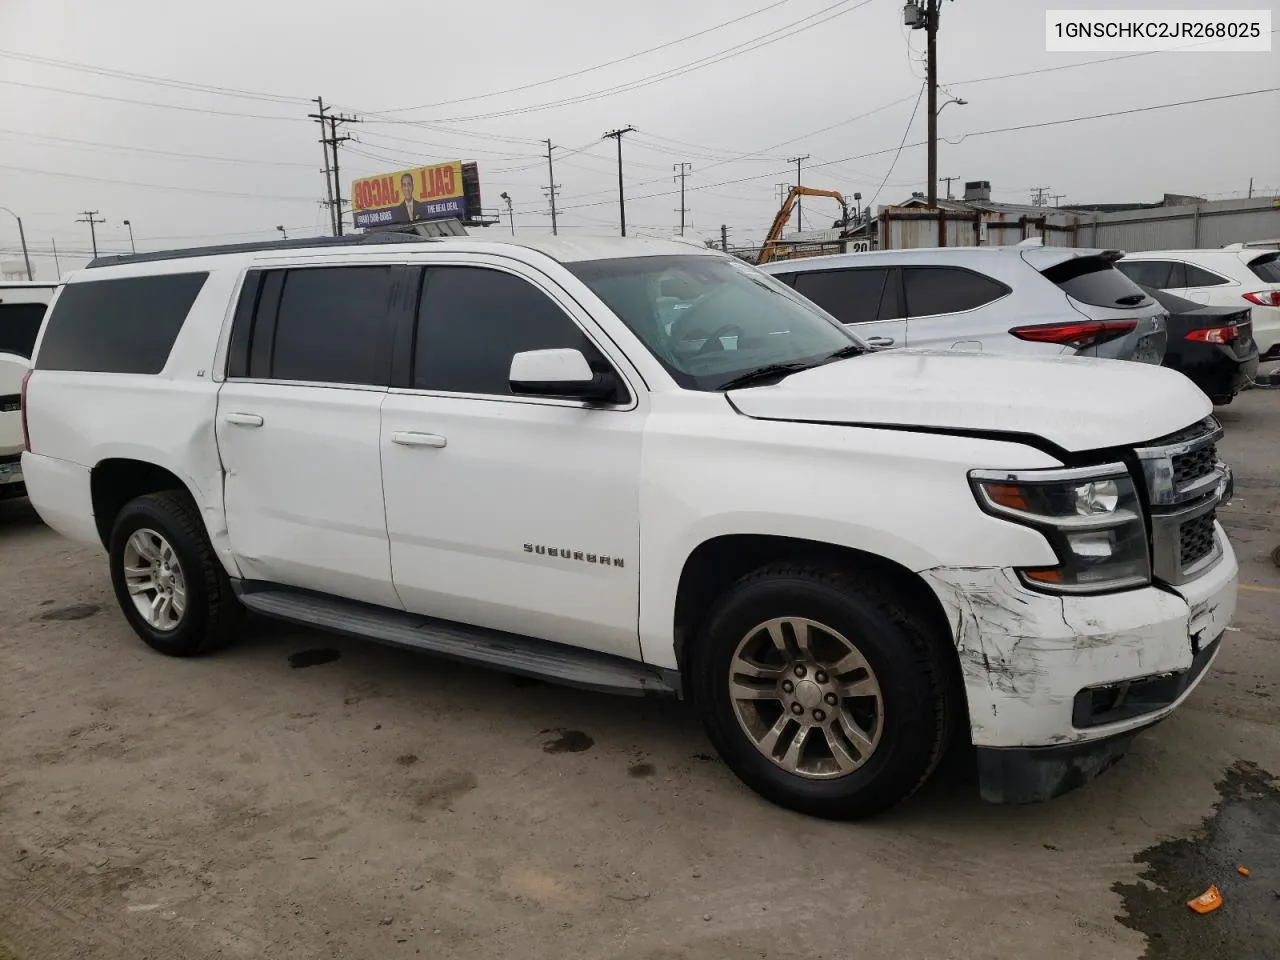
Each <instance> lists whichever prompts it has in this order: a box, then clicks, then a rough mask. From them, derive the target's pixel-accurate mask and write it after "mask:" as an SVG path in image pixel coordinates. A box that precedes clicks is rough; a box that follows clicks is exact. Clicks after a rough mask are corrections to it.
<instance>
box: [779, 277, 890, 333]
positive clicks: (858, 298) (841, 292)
mask: <svg viewBox="0 0 1280 960" xmlns="http://www.w3.org/2000/svg"><path fill="white" fill-rule="evenodd" d="M888 275H889V271H888V270H883V269H879V270H831V271H826V272H823V273H801V274H797V275H796V282H795V288H796V291H797V292H798V293H801V294H803V295H804V296H806V297H808V298H809V299H810V300H812V301H813V302H814V303H816V304H817V305H818V306H820V307H822V309H823V310H825V311H827V313H829V314H831V315H832V316H833V317H835V318H836V319H837V320H839V321H840V322H841V323H869V322H870V321H872V320H875V319H876V317H877V316H878V315H879V312H880V300H881V298H882V297H883V296H884V285H885V279H886V278H887V277H888Z"/></svg>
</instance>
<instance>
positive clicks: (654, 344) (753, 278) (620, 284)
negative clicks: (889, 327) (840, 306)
mask: <svg viewBox="0 0 1280 960" xmlns="http://www.w3.org/2000/svg"><path fill="white" fill-rule="evenodd" d="M565 266H566V267H567V268H568V269H569V270H570V271H571V272H572V273H573V274H574V275H575V276H577V277H578V279H580V280H582V282H583V283H585V284H586V285H587V286H588V287H590V288H591V291H592V292H593V293H594V294H595V295H596V296H598V297H599V298H600V299H601V300H603V301H604V302H605V303H606V304H608V306H609V309H611V310H612V311H613V312H614V313H616V314H617V315H618V316H619V317H620V318H621V320H622V322H623V323H625V324H626V325H627V326H628V327H630V328H631V330H632V332H633V333H635V335H636V336H637V337H639V338H640V339H641V340H642V341H644V344H645V346H646V347H648V348H649V350H650V351H651V352H652V353H653V355H654V356H655V357H657V358H658V360H660V361H661V362H662V365H663V366H665V367H666V368H667V370H668V371H669V372H670V373H671V375H672V377H673V378H674V379H675V380H676V382H677V383H679V384H680V385H681V386H682V387H685V388H687V389H691V390H718V389H720V388H721V387H722V386H723V385H724V384H726V383H728V382H729V381H731V380H736V379H738V378H739V377H741V376H742V375H743V374H745V373H750V372H751V371H754V370H757V369H759V368H761V367H764V366H767V365H772V364H777V363H784V364H793V363H794V364H804V363H808V362H812V363H813V364H815V365H816V364H817V363H820V362H823V361H824V360H826V359H828V358H830V356H831V355H832V354H833V353H835V352H836V351H839V350H843V349H846V348H848V347H855V348H856V347H860V346H862V343H861V341H859V340H858V339H857V338H855V337H854V336H853V335H852V334H851V333H849V332H848V331H847V330H846V329H845V328H844V327H843V326H841V325H840V323H839V321H837V320H836V319H835V318H834V317H832V316H831V315H830V314H828V313H826V312H824V311H823V310H822V309H820V308H819V307H817V306H815V305H814V304H812V303H810V302H809V301H808V300H805V299H804V298H803V297H800V296H799V295H798V294H796V293H794V292H793V291H792V290H791V289H790V288H788V287H787V286H785V285H784V284H782V283H779V282H778V281H777V280H775V279H774V278H772V277H770V276H768V275H766V274H764V273H761V272H760V271H759V270H756V269H755V268H754V267H750V266H748V265H747V264H745V263H742V262H741V261H739V260H735V259H733V258H731V257H721V256H706V255H698V254H693V255H688V256H682V255H675V256H648V257H625V258H620V259H610V260H587V261H583V262H581V263H569V264H566V265H565Z"/></svg>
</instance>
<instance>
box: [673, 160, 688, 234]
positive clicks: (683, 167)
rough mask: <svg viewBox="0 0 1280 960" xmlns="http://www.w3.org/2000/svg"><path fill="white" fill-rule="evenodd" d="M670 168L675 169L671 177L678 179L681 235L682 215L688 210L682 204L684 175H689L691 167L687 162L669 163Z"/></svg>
mask: <svg viewBox="0 0 1280 960" xmlns="http://www.w3.org/2000/svg"><path fill="white" fill-rule="evenodd" d="M671 169H672V170H675V171H676V175H675V176H674V177H672V178H671V179H672V180H679V181H680V210H679V213H680V236H682V237H683V236H684V215H685V214H686V213H688V212H689V208H688V207H686V206H685V205H684V181H685V177H687V176H689V171H691V170H692V169H693V167H692V166H690V165H689V164H687V163H673V164H672V165H671Z"/></svg>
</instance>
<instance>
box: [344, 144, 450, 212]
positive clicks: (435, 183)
mask: <svg viewBox="0 0 1280 960" xmlns="http://www.w3.org/2000/svg"><path fill="white" fill-rule="evenodd" d="M462 167H463V165H462V162H461V161H460V160H452V161H450V162H449V163H437V164H435V165H433V166H429V167H414V168H412V169H410V170H397V171H396V172H395V173H384V174H379V175H378V176H376V177H364V178H362V179H360V180H355V181H352V184H351V209H352V216H353V218H354V223H355V225H356V226H357V227H361V228H364V227H380V226H386V225H389V224H396V223H413V222H414V221H415V220H442V219H445V218H447V217H455V218H457V219H458V220H466V219H467V197H466V194H465V193H464V190H463V183H462V180H463V176H462Z"/></svg>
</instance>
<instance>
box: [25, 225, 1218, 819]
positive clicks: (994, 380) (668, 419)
mask: <svg viewBox="0 0 1280 960" xmlns="http://www.w3.org/2000/svg"><path fill="white" fill-rule="evenodd" d="M368 239H369V238H359V237H357V238H351V239H349V240H347V241H346V242H342V241H339V242H334V243H329V244H320V243H312V244H310V245H309V246H305V247H303V246H298V245H296V244H295V242H294V241H289V242H288V243H287V244H285V245H275V246H267V245H257V246H253V245H250V246H248V247H247V248H241V249H236V250H230V251H225V252H212V253H209V254H207V255H202V254H201V253H200V252H199V251H192V252H182V253H180V254H174V255H170V256H169V257H168V258H165V257H163V256H157V255H142V256H138V257H125V258H120V259H118V260H114V261H108V262H102V261H98V262H96V263H95V264H91V265H90V267H89V268H87V269H85V270H83V271H81V272H79V273H78V274H77V275H76V276H75V277H73V278H72V279H71V281H70V282H68V283H67V284H66V286H65V287H64V288H63V289H62V290H61V292H60V293H59V295H58V297H57V299H56V300H55V301H54V304H53V306H52V309H51V310H50V313H49V316H48V318H47V319H46V321H45V324H44V328H43V330H42V332H41V335H40V341H39V343H38V345H37V348H36V358H35V368H34V370H33V371H32V373H31V375H30V377H29V378H28V380H27V381H26V383H25V387H24V389H25V403H24V406H23V411H24V415H25V418H26V427H27V430H28V441H29V442H28V450H27V453H26V454H25V455H24V458H23V465H24V468H25V470H26V474H27V480H28V485H29V488H30V495H31V499H32V502H33V503H34V504H35V506H36V508H37V510H38V511H39V512H40V514H41V516H42V517H43V518H44V519H45V520H46V521H47V522H48V523H49V525H50V526H52V527H53V528H54V529H56V530H59V531H61V532H63V533H64V534H66V535H67V536H70V537H73V538H76V539H79V540H82V541H85V542H87V543H93V544H97V545H100V546H101V547H102V548H103V549H104V550H105V551H106V552H107V554H108V564H109V568H110V573H111V579H112V583H113V584H114V588H115V592H116V595H117V597H118V599H119V602H120V607H121V610H122V611H123V614H124V616H125V618H126V619H127V620H128V622H129V623H130V625H131V626H132V627H133V629H134V630H135V631H136V632H137V633H138V635H139V636H140V637H141V638H142V639H143V640H145V641H146V642H147V643H149V644H150V645H151V646H153V647H154V648H156V649H157V650H159V651H161V652H163V653H167V654H172V655H176V656H186V655H190V654H194V653H198V652H200V651H202V650H205V649H208V648H210V647H212V646H214V645H217V644H220V643H223V642H225V641H228V640H231V639H233V638H234V637H235V636H236V635H237V632H238V630H239V626H238V625H239V615H240V613H241V611H242V609H243V608H244V607H247V608H249V609H250V610H254V611H257V612H260V613H263V614H267V615H269V616H273V617H278V618H281V619H284V620H289V621H294V622H297V623H302V624H308V625H312V626H315V627H319V628H323V629H330V630H337V631H342V632H345V633H348V634H354V635H356V636H361V637H368V638H371V639H374V640H380V641H384V642H388V643H394V644H400V645H403V646H407V647H411V648H414V649H418V650H424V651H428V652H431V653H435V654H438V655H443V656H447V657H453V658H457V659H460V660H465V661H470V662H474V663H479V664H484V665H487V666H491V667H496V668H500V669H503V670H506V671H510V672H514V673H523V674H529V675H534V676H539V677H544V678H547V679H550V680H553V681H557V682H561V683H566V684H571V685H578V686H581V687H588V688H593V689H597V690H611V691H616V692H620V693H629V694H634V695H679V694H683V695H685V696H688V697H691V698H692V700H693V702H694V703H695V704H696V705H697V708H698V710H699V712H700V713H701V716H702V718H703V720H704V722H705V725H706V729H707V732H708V734H709V735H710V738H711V740H712V742H713V743H714V744H715V746H716V747H717V749H718V750H719V751H720V753H721V755H722V756H723V757H724V758H725V761H726V762H727V764H728V765H729V766H730V768H731V769H732V770H733V771H734V772H735V773H736V774H737V775H738V776H739V777H740V778H741V779H742V780H743V781H745V782H746V783H747V784H749V785H750V786H751V787H752V788H754V789H756V790H757V791H759V792H760V793H761V794H763V795H764V796H766V797H769V798H770V799H772V800H774V801H776V802H778V803H781V804H784V805H786V806H789V807H793V808H795V809H798V810H803V811H806V812H809V813H812V814H817V815H821V816H829V817H856V816H862V815H867V814H870V813H873V812H875V811H877V810H880V809H882V808H884V807H886V806H888V805H890V804H893V803H895V802H896V801H898V800H901V799H902V798H903V797H905V796H907V795H908V794H910V793H911V792H912V791H913V790H915V789H916V788H917V787H918V786H919V785H920V784H921V783H922V782H923V781H924V780H925V779H926V778H927V777H928V776H929V774H930V772H931V771H932V770H933V769H934V766H935V765H936V764H937V762H938V760H939V758H940V757H941V756H942V753H943V750H944V749H945V747H946V745H947V742H948V739H949V738H950V737H951V735H952V734H953V733H956V734H957V735H958V736H959V737H961V738H970V739H972V741H973V743H974V744H976V745H977V748H978V758H979V765H980V782H981V792H982V795H983V796H984V797H987V798H988V799H993V800H1001V801H1025V800H1033V799H1042V798H1045V797H1048V796H1052V795H1054V794H1056V793H1059V792H1062V791H1064V790H1067V789H1070V788H1071V787H1073V786H1074V785H1076V784H1078V783H1079V782H1081V781H1082V780H1083V779H1086V778H1087V777H1088V776H1089V775H1090V774H1091V773H1092V772H1096V771H1098V770H1100V769H1103V768H1104V767H1105V766H1107V765H1108V764H1109V762H1110V761H1111V760H1113V759H1114V758H1115V757H1117V756H1118V755H1119V754H1120V753H1121V752H1123V750H1124V748H1125V745H1126V744H1127V742H1128V740H1129V739H1130V738H1131V737H1132V736H1133V734H1134V733H1136V732H1137V731H1138V730H1140V729H1142V728H1144V727H1147V726H1149V725H1151V724H1152V723H1155V722H1156V721H1158V720H1160V719H1162V718H1164V717H1165V716H1167V715H1168V714H1169V713H1171V712H1172V711H1173V710H1174V709H1175V708H1176V707H1177V706H1178V705H1179V704H1180V703H1181V702H1182V701H1183V700H1184V698H1185V697H1186V696H1187V695H1188V693H1189V692H1190V690H1191V688H1192V687H1193V686H1194V685H1195V684H1196V683H1197V682H1198V680H1199V679H1200V678H1201V676H1202V675H1203V672H1204V670H1205V669H1206V668H1207V666H1208V665H1209V663H1210V662H1211V661H1212V659H1213V658H1214V656H1215V655H1216V654H1217V652H1218V650H1219V648H1220V646H1221V642H1222V637H1223V636H1225V634H1224V632H1223V631H1224V630H1225V629H1226V627H1227V624H1228V623H1229V621H1230V619H1231V616H1232V612H1233V610H1234V608H1235V598H1236V576H1237V568H1236V562H1235V559H1234V556H1233V554H1232V551H1231V548H1230V546H1229V545H1228V543H1227V540H1226V537H1225V536H1224V535H1223V532H1222V528H1221V527H1220V526H1219V525H1218V523H1217V522H1216V520H1215V518H1214V511H1215V509H1216V508H1217V507H1218V505H1219V504H1220V503H1221V502H1222V501H1223V499H1224V498H1226V497H1227V496H1229V490H1230V473H1229V471H1228V470H1227V468H1226V466H1225V465H1224V464H1222V463H1221V461H1219V460H1218V458H1217V456H1216V453H1215V443H1216V441H1217V438H1218V436H1219V435H1220V433H1221V430H1220V428H1219V426H1218V425H1217V424H1216V422H1215V421H1214V420H1213V419H1212V418H1211V417H1210V406H1209V401H1208V400H1207V399H1206V398H1205V396H1204V395H1203V394H1202V393H1201V392H1200V391H1199V390H1197V389H1196V388H1195V387H1194V386H1193V385H1192V384H1191V383H1190V382H1189V381H1188V380H1186V378H1184V377H1183V376H1182V375H1181V374H1178V373H1174V372H1172V371H1169V370H1164V369H1161V368H1159V367H1147V366H1130V365H1128V364H1126V365H1120V364H1113V363H1106V362H1098V361H1092V360H1081V359H1060V360H1056V361H1044V360H1039V359H1025V358H1012V357H1000V356H993V355H982V354H962V353H928V352H917V351H912V350H901V351H886V352H883V353H879V352H868V351H866V350H865V349H864V348H863V346H862V345H861V344H860V343H859V342H858V341H857V340H856V339H855V338H854V337H853V336H852V335H850V334H849V333H848V332H847V331H846V330H845V329H844V328H843V327H842V326H841V325H840V324H839V323H838V322H836V321H835V320H834V319H833V318H831V317H830V316H828V315H827V314H825V313H823V312H822V311H820V310H819V309H817V308H816V307H814V306H813V305H812V304H811V303H810V302H809V301H807V300H805V299H804V298H802V297H800V296H798V295H797V294H795V293H793V292H792V291H791V290H790V289H789V288H787V287H785V286H784V285H782V284H780V283H778V282H777V281H775V280H772V279H771V278H769V277H768V276H766V275H765V274H763V273H761V272H760V271H758V270H756V269H755V268H754V267H750V266H747V265H745V264H743V263H741V262H739V261H737V260H734V259H733V258H731V257H728V256H726V255H723V254H721V253H718V252H716V251H711V250H705V249H693V248H691V247H689V246H688V245H684V244H676V243H671V242H666V241H649V240H638V239H637V240H620V239H613V238H610V239H582V238H575V239H573V240H558V239H554V238H542V239H538V240H533V241H530V242H528V243H521V244H517V243H515V242H494V241H488V240H481V239H475V238H449V239H444V240H438V241H427V242H407V243H396V244H391V243H369V242H367V241H368ZM374 239H376V238H374ZM673 296H678V297H680V298H683V299H684V301H685V302H686V303H687V304H688V306H687V309H686V310H684V311H680V313H683V314H684V316H685V317H687V318H689V319H691V320H693V321H694V322H697V323H699V324H702V325H705V326H706V327H707V328H708V330H709V333H708V335H707V336H705V337H703V338H700V339H696V340H692V341H691V340H688V339H682V338H680V337H678V336H673V335H672V334H671V332H670V328H669V327H668V325H667V324H666V323H665V322H664V321H663V320H662V318H661V317H660V315H659V310H658V309H657V304H658V302H659V300H661V299H663V298H664V297H666V298H668V299H669V298H671V297H673Z"/></svg>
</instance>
